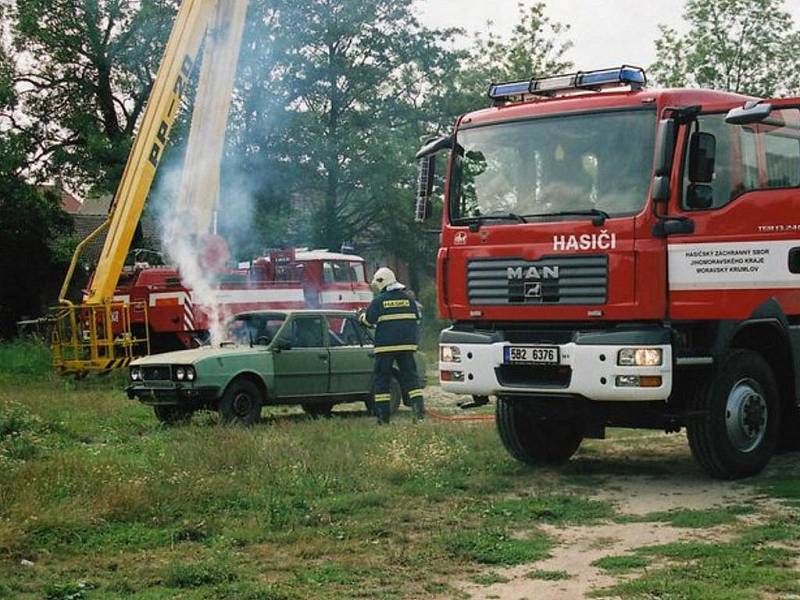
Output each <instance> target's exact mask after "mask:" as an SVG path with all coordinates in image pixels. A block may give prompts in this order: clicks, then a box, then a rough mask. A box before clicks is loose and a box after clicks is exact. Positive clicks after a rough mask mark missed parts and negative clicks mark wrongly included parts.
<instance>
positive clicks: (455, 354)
mask: <svg viewBox="0 0 800 600" xmlns="http://www.w3.org/2000/svg"><path fill="white" fill-rule="evenodd" d="M439 360H440V361H441V362H447V363H460V362H461V348H459V347H458V346H439Z"/></svg>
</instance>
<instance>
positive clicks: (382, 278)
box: [370, 267, 397, 292]
mask: <svg viewBox="0 0 800 600" xmlns="http://www.w3.org/2000/svg"><path fill="white" fill-rule="evenodd" d="M393 283H397V277H395V276H394V271H392V270H391V269H390V268H389V267H381V268H380V269H378V270H377V271H375V275H373V276H372V283H371V284H370V285H371V286H372V287H373V289H375V290H377V291H379V292H380V291H381V290H383V289H384V288H385V287H386V286H387V285H392V284H393Z"/></svg>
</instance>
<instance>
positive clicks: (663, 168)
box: [651, 119, 676, 202]
mask: <svg viewBox="0 0 800 600" xmlns="http://www.w3.org/2000/svg"><path fill="white" fill-rule="evenodd" d="M675 127H676V125H675V119H661V120H660V121H659V122H658V131H657V133H656V148H655V160H654V162H653V185H652V188H651V189H652V198H653V200H655V201H656V202H666V201H667V200H668V199H669V173H670V171H671V170H672V156H673V154H674V153H675Z"/></svg>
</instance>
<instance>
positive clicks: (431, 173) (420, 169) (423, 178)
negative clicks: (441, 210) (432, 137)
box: [414, 154, 436, 223]
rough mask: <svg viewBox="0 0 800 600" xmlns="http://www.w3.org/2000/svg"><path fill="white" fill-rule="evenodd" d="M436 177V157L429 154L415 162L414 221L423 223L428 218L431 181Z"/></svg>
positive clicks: (431, 205) (430, 206) (431, 204)
mask: <svg viewBox="0 0 800 600" xmlns="http://www.w3.org/2000/svg"><path fill="white" fill-rule="evenodd" d="M435 175H436V155H435V154H429V155H428V156H423V157H422V158H420V159H419V160H418V161H417V201H416V205H415V207H414V221H416V222H417V223H424V222H425V221H427V220H428V217H430V215H431V212H432V208H433V203H432V202H431V195H432V194H433V180H434V177H435Z"/></svg>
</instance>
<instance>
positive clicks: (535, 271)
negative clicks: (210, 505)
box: [507, 266, 558, 281]
mask: <svg viewBox="0 0 800 600" xmlns="http://www.w3.org/2000/svg"><path fill="white" fill-rule="evenodd" d="M507 274H508V279H509V281H510V280H513V279H523V280H530V279H536V280H540V281H542V280H545V279H558V267H536V266H530V267H528V268H527V269H526V268H525V267H508V271H507Z"/></svg>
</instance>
